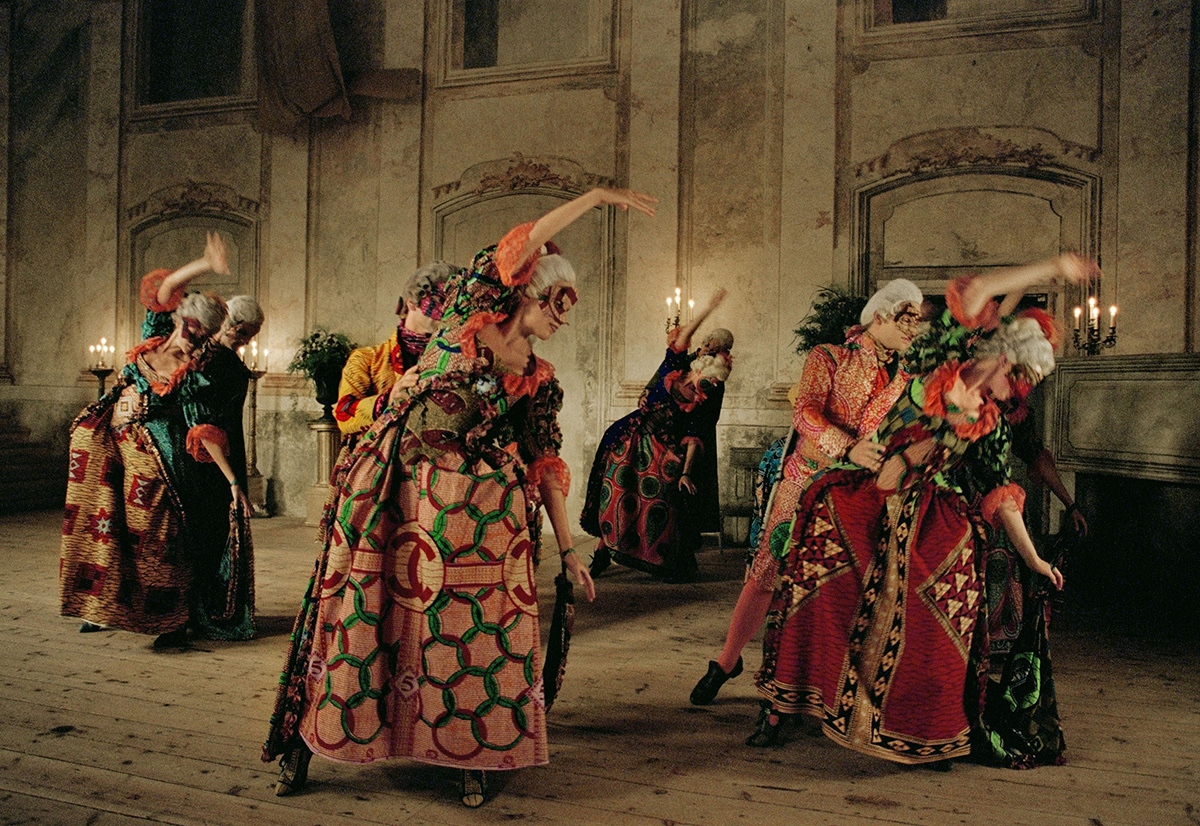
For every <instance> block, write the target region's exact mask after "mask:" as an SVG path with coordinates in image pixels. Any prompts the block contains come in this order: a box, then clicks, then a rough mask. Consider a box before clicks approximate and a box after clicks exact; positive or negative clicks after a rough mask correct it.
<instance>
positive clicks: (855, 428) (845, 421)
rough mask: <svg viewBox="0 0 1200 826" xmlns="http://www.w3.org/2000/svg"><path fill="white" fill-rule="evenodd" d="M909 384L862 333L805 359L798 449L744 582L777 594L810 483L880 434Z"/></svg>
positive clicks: (796, 412)
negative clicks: (782, 566)
mask: <svg viewBox="0 0 1200 826" xmlns="http://www.w3.org/2000/svg"><path fill="white" fill-rule="evenodd" d="M908 379H909V375H908V373H906V372H905V371H904V370H903V369H899V368H898V366H897V360H896V357H895V356H894V355H893V356H892V357H890V358H888V357H881V355H880V351H879V350H878V348H877V347H876V346H875V344H874V342H873V340H872V339H870V337H869V336H868V335H867V334H866V332H865V331H863V330H862V329H861V328H855V329H853V330H851V331H850V334H849V335H848V336H847V338H846V343H845V344H844V345H842V346H836V345H820V346H818V347H815V348H813V350H812V351H811V352H810V353H809V354H808V358H807V359H806V360H805V362H804V370H803V372H802V373H801V375H800V382H799V385H798V391H797V394H796V404H795V407H794V408H793V411H792V427H793V429H794V431H795V432H796V434H797V435H798V438H797V441H796V445H795V447H794V448H793V449H792V452H791V454H790V455H789V456H788V457H787V458H786V459H785V461H784V465H783V475H782V478H781V479H780V480H779V482H778V484H777V486H776V488H775V493H774V498H773V500H772V501H771V510H770V513H769V514H767V515H766V517H765V518H764V524H763V528H762V530H761V532H760V533H759V535H758V542H757V544H755V545H753V546H752V550H753V553H754V558H753V559H752V561H751V563H750V578H751V579H752V580H753V581H754V582H755V583H757V584H758V586H759V587H760V588H762V589H763V590H764V591H770V590H773V589H774V587H775V580H776V578H777V575H778V572H779V563H780V561H781V560H782V559H783V557H784V554H785V552H786V548H787V543H788V537H789V535H790V527H791V523H792V519H793V517H794V516H795V513H796V506H797V505H798V504H799V502H800V495H801V494H802V493H803V491H804V488H805V487H806V486H807V484H808V481H809V480H810V479H812V477H813V475H814V474H816V473H817V472H818V471H820V470H822V469H824V468H827V467H829V466H830V465H832V464H833V463H835V462H837V461H839V460H840V459H842V458H844V457H845V455H846V453H847V452H848V451H849V449H850V447H851V446H853V444H854V443H855V442H857V441H858V440H859V439H861V438H862V437H863V436H866V435H868V434H870V433H872V432H874V431H875V430H876V429H877V428H878V427H879V425H880V423H881V422H882V421H883V417H884V415H885V414H886V413H887V412H888V410H889V409H890V408H891V407H892V405H893V404H895V402H896V399H897V398H899V396H900V394H901V392H903V390H904V387H905V384H906V383H907V382H908Z"/></svg>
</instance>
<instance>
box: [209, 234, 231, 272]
mask: <svg viewBox="0 0 1200 826" xmlns="http://www.w3.org/2000/svg"><path fill="white" fill-rule="evenodd" d="M207 235H208V240H207V242H206V243H205V244H204V263H205V264H207V265H208V268H209V269H210V270H212V271H213V272H215V273H216V274H217V275H229V251H228V250H227V249H226V248H225V241H224V240H222V238H221V233H219V232H209V233H207Z"/></svg>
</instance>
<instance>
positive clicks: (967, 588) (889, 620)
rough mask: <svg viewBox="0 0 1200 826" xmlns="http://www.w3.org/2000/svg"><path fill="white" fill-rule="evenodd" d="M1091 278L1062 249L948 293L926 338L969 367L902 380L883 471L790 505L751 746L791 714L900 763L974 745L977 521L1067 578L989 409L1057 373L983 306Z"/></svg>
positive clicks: (839, 479) (1052, 574)
mask: <svg viewBox="0 0 1200 826" xmlns="http://www.w3.org/2000/svg"><path fill="white" fill-rule="evenodd" d="M1097 273H1098V270H1096V269H1095V265H1094V264H1093V263H1092V262H1090V261H1088V260H1087V259H1083V258H1080V257H1078V256H1074V255H1065V256H1060V257H1059V258H1056V259H1051V260H1049V261H1046V262H1040V263H1037V264H1032V265H1027V266H1023V267H1015V268H1010V269H1007V270H1001V271H997V272H995V273H991V274H988V275H986V276H976V277H968V278H964V279H960V280H958V281H955V282H952V283H951V284H950V285H949V288H948V290H947V304H948V306H949V308H950V311H951V313H952V315H953V319H954V320H955V322H956V323H954V324H950V325H946V326H940V325H935V327H934V329H933V330H931V332H930V335H931V336H935V337H937V338H939V339H940V340H941V344H942V346H944V345H945V343H946V342H955V343H961V345H962V348H961V351H960V352H961V356H962V359H961V360H959V359H956V358H951V359H949V360H948V361H945V362H944V363H942V364H940V365H939V366H938V367H936V368H935V369H933V370H932V371H931V372H929V373H927V374H925V375H922V376H919V377H916V378H914V379H912V380H911V381H910V382H909V384H908V386H907V387H906V388H905V390H904V392H903V393H902V395H901V396H900V398H899V400H898V401H897V402H896V404H895V406H894V407H893V408H892V410H891V411H890V412H889V413H888V415H887V416H886V417H885V419H884V421H883V423H882V424H881V426H880V428H879V431H878V442H879V444H880V445H881V446H883V451H882V453H881V455H880V456H879V457H877V459H876V462H873V463H872V464H873V465H874V466H875V468H876V469H874V470H872V469H868V468H864V467H856V466H854V465H838V466H834V467H833V468H831V469H829V470H827V471H825V472H824V473H821V474H818V475H817V476H816V477H815V478H814V480H813V481H812V483H811V485H810V486H809V488H808V489H807V490H806V491H805V492H804V494H803V495H802V497H801V501H800V504H799V505H798V507H797V508H796V518H795V520H794V522H793V524H792V528H791V535H790V539H789V540H788V547H787V555H786V558H785V561H784V566H783V569H782V575H781V578H780V582H779V585H778V587H777V589H776V591H775V596H774V597H773V599H772V604H771V613H770V615H769V617H768V623H767V637H766V640H765V642H764V662H763V667H762V669H761V670H760V671H759V673H758V674H757V676H756V683H757V685H758V687H759V691H760V692H761V693H762V694H763V696H764V697H765V698H767V700H768V701H770V703H771V707H770V709H769V710H768V713H764V714H762V715H761V716H760V721H759V727H758V730H757V731H756V732H755V733H754V734H753V735H751V738H750V739H749V740H748V741H747V742H748V743H749V744H751V745H770V744H774V743H776V742H778V740H779V734H780V726H781V723H782V719H783V717H784V716H786V715H789V714H793V713H803V714H808V715H812V716H815V717H817V718H819V719H820V720H821V721H822V729H823V731H824V733H825V734H826V736H828V737H830V738H831V739H833V740H834V741H835V742H837V743H839V744H840V745H844V746H846V747H847V748H851V749H855V750H858V751H861V752H864V753H866V754H871V755H874V756H878V757H882V758H885V759H888V760H893V761H896V762H901V763H940V764H941V765H943V766H949V765H950V764H949V763H945V762H943V761H946V760H948V759H950V758H956V757H961V756H965V755H967V754H968V753H969V752H970V750H971V740H972V733H973V730H974V731H978V729H979V726H980V725H981V708H980V706H981V689H982V686H983V684H984V682H985V680H986V671H987V664H986V646H987V633H986V607H985V606H986V602H985V599H984V595H983V576H982V559H981V557H982V554H983V551H984V547H983V542H982V528H981V525H980V524H979V522H978V520H979V518H980V517H982V519H984V520H986V521H988V522H992V523H994V524H1000V525H1002V526H1003V527H1004V529H1005V530H1006V532H1007V533H1008V535H1009V537H1010V538H1011V539H1012V540H1013V542H1014V544H1015V546H1016V548H1017V551H1018V553H1020V554H1021V556H1022V558H1023V559H1024V560H1025V562H1026V564H1027V565H1028V566H1029V567H1030V568H1031V569H1032V570H1033V571H1035V572H1036V573H1039V574H1041V575H1043V576H1046V577H1048V578H1050V580H1051V581H1052V583H1053V584H1054V586H1055V587H1058V588H1061V587H1062V584H1063V581H1062V575H1061V573H1060V572H1059V571H1058V570H1057V569H1054V568H1052V566H1051V565H1049V564H1048V563H1047V562H1045V561H1044V560H1042V559H1040V558H1039V557H1038V555H1037V551H1036V550H1035V549H1034V547H1033V543H1032V542H1031V541H1030V539H1029V535H1028V532H1027V531H1026V530H1025V525H1024V522H1023V520H1022V517H1021V509H1022V505H1023V502H1024V493H1023V491H1022V490H1021V489H1020V488H1019V487H1018V486H1016V485H1013V484H1011V483H1010V482H1009V478H1008V467H1007V451H1008V444H1007V441H1006V434H1007V432H1008V431H1007V428H1002V427H998V425H999V423H1000V421H1001V418H1002V417H1001V415H1000V412H999V409H998V407H997V402H1003V401H1004V400H1006V399H1008V398H1010V397H1011V396H1012V395H1013V394H1014V388H1019V387H1021V386H1032V385H1034V384H1036V383H1037V382H1038V381H1040V380H1041V379H1042V378H1043V377H1044V376H1045V375H1046V374H1048V373H1049V372H1050V371H1051V370H1052V369H1053V367H1054V355H1053V347H1052V346H1051V344H1050V342H1049V341H1048V340H1047V338H1046V335H1045V332H1044V328H1043V326H1042V323H1040V322H1039V320H1036V319H1034V318H1016V319H1003V320H1002V317H1001V309H1002V307H1003V305H1001V306H1000V307H998V306H997V305H996V303H995V302H993V301H991V298H992V297H993V296H995V295H999V294H1001V293H1009V292H1017V291H1020V290H1021V289H1023V288H1024V287H1027V286H1029V285H1031V284H1035V283H1044V282H1045V281H1049V280H1052V279H1054V280H1067V281H1073V282H1080V281H1083V280H1086V279H1087V278H1090V277H1091V276H1093V275H1094V274H1097ZM916 346H917V345H914V349H916ZM960 468H961V469H963V470H965V472H969V473H970V474H971V475H972V477H973V478H974V489H975V490H978V491H981V492H984V493H985V495H984V496H983V497H982V500H981V502H980V505H979V508H978V510H973V509H972V507H971V505H970V503H969V502H968V500H967V499H966V498H965V497H964V495H963V494H962V493H961V491H960V489H959V488H958V487H957V486H955V485H953V484H952V483H951V482H950V481H949V476H950V474H952V473H954V472H955V471H958V470H959V469H960ZM977 630H978V631H979V633H976V631H977Z"/></svg>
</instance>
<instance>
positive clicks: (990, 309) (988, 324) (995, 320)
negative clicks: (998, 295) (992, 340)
mask: <svg viewBox="0 0 1200 826" xmlns="http://www.w3.org/2000/svg"><path fill="white" fill-rule="evenodd" d="M976 278H978V276H975V275H964V276H962V277H961V278H955V279H954V280H953V281H951V282H950V283H949V284H947V285H946V308H947V309H949V310H950V313H951V315H953V316H954V318H955V320H956V321H957V322H958V323H959V324H961V325H963V326H964V327H970V328H972V329H978V328H982V329H984V330H994V329H996V328H997V327H999V326H1000V305H999V304H997V303H996V302H995V301H994V300H991V301H988V302H987V303H986V304H984V305H983V308H982V309H981V310H980V311H979V312H978V313H977V314H976V315H975V316H974V317H970V316H968V315H967V311H966V308H965V307H964V305H963V293H964V292H965V291H966V289H967V287H968V286H969V285H970V284H971V282H972V281H974V280H975V279H976Z"/></svg>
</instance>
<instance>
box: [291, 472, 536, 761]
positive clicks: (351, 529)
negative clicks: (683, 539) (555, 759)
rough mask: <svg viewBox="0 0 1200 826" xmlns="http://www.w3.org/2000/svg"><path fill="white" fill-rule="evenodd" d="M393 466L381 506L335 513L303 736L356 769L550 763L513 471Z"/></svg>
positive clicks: (530, 578) (525, 537) (362, 485)
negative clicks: (388, 762) (375, 764)
mask: <svg viewBox="0 0 1200 826" xmlns="http://www.w3.org/2000/svg"><path fill="white" fill-rule="evenodd" d="M382 467H384V465H382V464H380V465H374V464H372V463H371V462H367V461H361V460H360V461H359V462H358V463H357V464H356V465H355V466H354V470H352V471H351V473H352V476H351V478H349V479H348V481H347V486H348V489H350V490H367V489H370V488H372V487H375V486H376V482H375V480H374V479H373V477H374V475H375V474H376V473H378V472H385V473H390V472H393V469H394V467H395V466H394V465H393V466H392V467H391V468H389V469H388V470H384V471H381V468H382ZM400 467H401V468H403V469H402V470H400V472H399V473H398V474H397V478H394V479H393V481H392V483H391V485H390V488H391V490H392V491H393V497H394V498H392V499H391V500H390V501H387V502H383V503H373V504H371V505H369V506H360V504H359V503H358V502H356V500H355V498H354V497H349V498H343V500H342V501H341V510H340V514H339V517H338V519H337V520H336V521H335V522H334V523H333V525H332V528H331V530H332V535H331V537H330V547H329V551H328V554H327V557H326V560H325V566H324V570H323V572H322V581H321V583H320V584H319V586H317V587H319V589H320V597H319V604H318V607H317V610H318V616H317V620H316V624H315V634H314V638H313V645H312V650H311V654H310V655H309V661H308V677H307V685H306V687H305V693H306V695H307V698H308V699H307V701H306V702H305V704H304V708H303V711H302V712H301V714H300V719H299V733H300V735H301V736H302V737H303V738H304V740H305V741H306V742H307V743H308V745H309V746H310V747H311V748H312V750H313V751H314V752H316V753H317V754H322V755H325V756H326V757H331V758H334V759H337V760H345V761H350V762H367V761H372V760H379V759H382V758H389V757H408V758H412V759H415V760H420V761H422V762H426V763H434V764H438V765H444V766H453V767H457V768H476V769H514V768H521V767H525V766H533V765H540V764H543V763H546V762H548V760H549V751H548V748H547V745H546V721H545V710H544V707H543V699H542V684H541V670H542V668H541V656H540V650H539V634H538V618H537V594H536V592H535V590H534V569H535V564H536V560H535V559H534V553H535V546H534V543H533V542H532V541H531V538H530V533H529V528H528V524H527V520H528V515H527V511H526V501H525V494H524V491H523V489H522V487H521V484H520V482H519V481H518V479H517V477H516V474H515V470H514V468H513V467H512V466H511V465H510V466H508V467H506V468H502V469H500V470H494V469H492V468H490V467H489V466H487V465H486V464H484V463H483V462H478V463H470V462H467V461H466V460H465V459H464V458H463V457H462V456H461V455H460V454H457V453H452V452H448V453H445V454H443V455H442V457H441V458H440V459H439V460H438V461H437V462H436V464H435V463H433V462H430V461H428V460H421V461H419V462H417V463H416V464H415V465H413V466H410V467H403V466H400ZM400 473H403V474H406V475H404V476H403V477H402V478H399V476H400ZM354 474H358V475H359V476H361V477H362V478H361V479H359V478H355V477H354ZM364 503H365V500H364ZM348 534H351V535H350V536H348Z"/></svg>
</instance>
